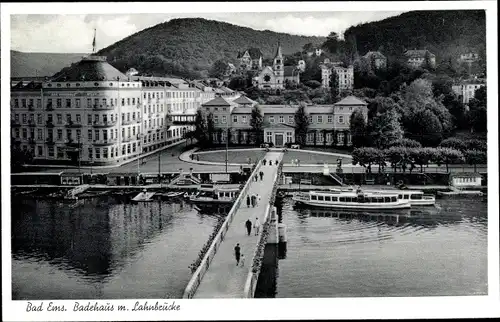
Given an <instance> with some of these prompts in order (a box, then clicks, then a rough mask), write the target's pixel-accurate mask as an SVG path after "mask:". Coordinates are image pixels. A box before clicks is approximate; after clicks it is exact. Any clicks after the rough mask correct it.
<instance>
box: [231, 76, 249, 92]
mask: <svg viewBox="0 0 500 322" xmlns="http://www.w3.org/2000/svg"><path fill="white" fill-rule="evenodd" d="M228 87H229V88H230V89H233V90H236V91H242V90H245V89H246V88H247V87H248V83H247V79H246V78H245V77H243V76H236V77H233V78H231V81H230V82H229V86H228Z"/></svg>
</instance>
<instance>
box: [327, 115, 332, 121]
mask: <svg viewBox="0 0 500 322" xmlns="http://www.w3.org/2000/svg"><path fill="white" fill-rule="evenodd" d="M327 122H328V123H333V115H328V117H327Z"/></svg>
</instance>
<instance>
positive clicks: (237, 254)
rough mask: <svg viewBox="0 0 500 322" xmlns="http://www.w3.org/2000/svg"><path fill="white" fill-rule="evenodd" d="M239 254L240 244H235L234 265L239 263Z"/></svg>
mask: <svg viewBox="0 0 500 322" xmlns="http://www.w3.org/2000/svg"><path fill="white" fill-rule="evenodd" d="M240 256H241V248H240V244H239V243H238V244H236V246H234V257H235V258H236V266H238V264H239V263H240Z"/></svg>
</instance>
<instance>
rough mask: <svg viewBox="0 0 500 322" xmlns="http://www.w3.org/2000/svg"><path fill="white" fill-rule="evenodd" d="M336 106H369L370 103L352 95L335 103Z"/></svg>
mask: <svg viewBox="0 0 500 322" xmlns="http://www.w3.org/2000/svg"><path fill="white" fill-rule="evenodd" d="M334 105H336V106H338V105H368V103H366V102H365V101H363V100H360V99H359V98H357V97H356V96H352V95H351V96H347V97H345V98H343V99H342V100H340V101H339V102H337V103H335V104H334Z"/></svg>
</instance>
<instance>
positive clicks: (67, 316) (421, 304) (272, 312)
mask: <svg viewBox="0 0 500 322" xmlns="http://www.w3.org/2000/svg"><path fill="white" fill-rule="evenodd" d="M193 8H195V9H193ZM221 8H223V11H224V12H255V11H256V8H258V9H259V11H260V12H299V11H302V12H313V11H321V12H326V11H407V10H422V9H425V10H439V9H487V11H486V21H487V57H488V66H487V72H488V129H489V132H488V172H489V176H488V185H489V187H488V188H489V191H488V195H489V200H488V209H489V212H488V215H489V219H488V291H489V295H488V296H475V297H419V298H342V299H326V298H318V299H269V300H264V299H259V300H175V302H176V304H180V305H181V311H180V312H113V313H95V312H89V313H81V312H80V313H75V312H72V311H71V306H72V303H74V301H56V302H57V303H58V304H62V303H66V305H67V307H68V308H69V310H68V311H67V312H64V313H52V314H51V313H50V312H42V313H36V314H33V313H26V311H25V308H26V302H25V301H12V300H11V280H10V277H11V256H10V249H11V248H10V247H11V244H10V216H9V214H10V189H9V186H10V176H9V173H10V162H9V160H10V149H9V148H8V147H9V146H10V134H9V129H10V124H9V119H10V117H9V116H8V112H7V111H8V109H7V108H6V107H7V106H9V105H10V102H9V100H10V93H9V87H10V52H9V50H10V15H11V14H49V13H50V14H62V13H64V14H84V13H100V14H105V13H112V14H120V13H122V14H126V13H130V12H134V13H159V12H165V13H186V12H195V11H196V12H204V13H209V12H221V11H222V10H221ZM1 31H2V37H1V45H2V46H1V57H2V59H1V64H2V65H1V67H2V68H1V70H2V77H1V80H2V85H5V86H2V96H1V102H2V105H1V106H2V107H3V108H2V118H1V119H2V121H1V122H2V123H1V128H2V146H3V147H4V148H3V151H2V152H3V153H2V174H3V175H2V188H3V189H2V192H3V193H2V227H3V234H2V273H3V274H2V282H3V283H2V286H3V287H2V293H3V294H2V308H3V310H2V315H3V319H4V320H10V321H30V320H31V321H49V320H53V321H69V320H75V321H77V320H87V321H98V320H158V319H160V320H228V319H238V320H240V319H331V318H340V319H352V318H357V319H365V318H385V319H391V318H455V317H461V318H472V317H499V316H500V287H499V286H500V285H499V275H500V272H499V238H498V235H499V216H498V199H497V198H496V196H498V136H497V135H498V122H497V120H498V93H497V91H496V89H497V86H498V74H497V70H498V65H497V64H498V62H497V57H498V51H497V50H498V48H497V7H496V2H495V1H455V2H437V1H425V2H342V3H341V2H294V3H293V4H291V3H288V4H286V3H283V2H280V3H277V2H259V3H227V2H224V3H168V4H167V3H127V4H126V5H122V6H120V5H119V4H118V3H70V4H68V3H65V4H61V3H51V4H47V3H45V4H44V3H22V4H2V5H1ZM166 301H167V302H168V303H171V302H172V300H166ZM39 302H40V301H34V303H39ZM44 302H45V304H47V302H48V301H44ZM92 302H94V301H92ZM148 302H153V300H148ZM161 302H163V301H162V300H161ZM99 303H100V304H106V303H110V304H114V305H115V306H116V305H118V304H122V305H126V304H129V305H133V303H135V300H118V301H99Z"/></svg>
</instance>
